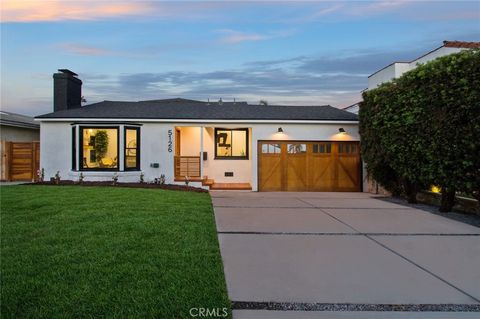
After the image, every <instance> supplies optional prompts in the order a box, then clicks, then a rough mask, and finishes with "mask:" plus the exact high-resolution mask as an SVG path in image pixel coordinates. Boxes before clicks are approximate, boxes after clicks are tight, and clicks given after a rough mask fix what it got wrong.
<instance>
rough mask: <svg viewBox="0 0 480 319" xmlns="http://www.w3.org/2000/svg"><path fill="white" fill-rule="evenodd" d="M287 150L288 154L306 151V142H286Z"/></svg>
mask: <svg viewBox="0 0 480 319" xmlns="http://www.w3.org/2000/svg"><path fill="white" fill-rule="evenodd" d="M287 150H288V153H290V154H299V153H306V152H307V144H287Z"/></svg>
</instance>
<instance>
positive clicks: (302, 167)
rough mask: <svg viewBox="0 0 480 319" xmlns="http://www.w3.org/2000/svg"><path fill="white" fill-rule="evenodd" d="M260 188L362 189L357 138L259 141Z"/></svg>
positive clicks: (274, 189) (335, 190)
mask: <svg viewBox="0 0 480 319" xmlns="http://www.w3.org/2000/svg"><path fill="white" fill-rule="evenodd" d="M258 145H259V147H258V185H259V190H260V191H327V192H328V191H329V192H340V191H344V192H355V191H357V192H358V191H360V190H361V161H360V153H359V146H358V142H329V141H327V142H323V141H322V142H303V141H298V142H297V141H288V142H287V141H271V142H270V141H269V142H266V141H265V142H259V144H258Z"/></svg>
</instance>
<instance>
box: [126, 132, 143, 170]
mask: <svg viewBox="0 0 480 319" xmlns="http://www.w3.org/2000/svg"><path fill="white" fill-rule="evenodd" d="M139 133H140V129H139V128H138V127H126V128H125V170H139V169H140V134H139Z"/></svg>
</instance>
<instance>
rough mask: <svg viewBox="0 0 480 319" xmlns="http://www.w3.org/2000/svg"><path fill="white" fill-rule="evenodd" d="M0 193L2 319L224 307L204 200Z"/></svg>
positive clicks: (78, 192) (119, 191) (122, 193)
mask: <svg viewBox="0 0 480 319" xmlns="http://www.w3.org/2000/svg"><path fill="white" fill-rule="evenodd" d="M0 193H1V317H2V318H85V317H88V318H125V317H128V318H190V316H189V309H190V308H192V307H204V308H223V307H228V308H230V306H229V300H228V297H227V293H226V286H225V279H224V276H223V266H222V262H221V257H220V252H219V247H218V241H217V236H216V229H215V222H214V216H213V210H212V206H211V200H210V196H209V195H208V194H206V193H193V192H179V191H165V190H157V189H133V188H120V187H80V186H2V187H1V188H0ZM229 311H230V310H229Z"/></svg>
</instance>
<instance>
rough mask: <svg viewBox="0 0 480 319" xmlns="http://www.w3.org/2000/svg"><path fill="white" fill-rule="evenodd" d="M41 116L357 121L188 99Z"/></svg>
mask: <svg viewBox="0 0 480 319" xmlns="http://www.w3.org/2000/svg"><path fill="white" fill-rule="evenodd" d="M37 118H39V119H55V118H57V119H60V118H78V119H88V118H95V119H102V118H103V119H117V118H118V119H166V120H170V119H171V120H175V119H177V120H338V121H357V120H358V117H357V116H356V115H355V114H352V113H349V112H346V111H343V110H339V109H337V108H334V107H332V106H330V105H321V106H286V105H267V106H265V105H252V104H247V103H246V102H235V103H234V102H223V103H219V102H214V103H212V102H210V103H208V102H202V101H195V100H185V99H169V100H151V101H139V102H122V101H103V102H99V103H94V104H90V105H86V106H84V107H81V108H76V109H70V110H63V111H58V112H53V113H49V114H44V115H41V116H37Z"/></svg>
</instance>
